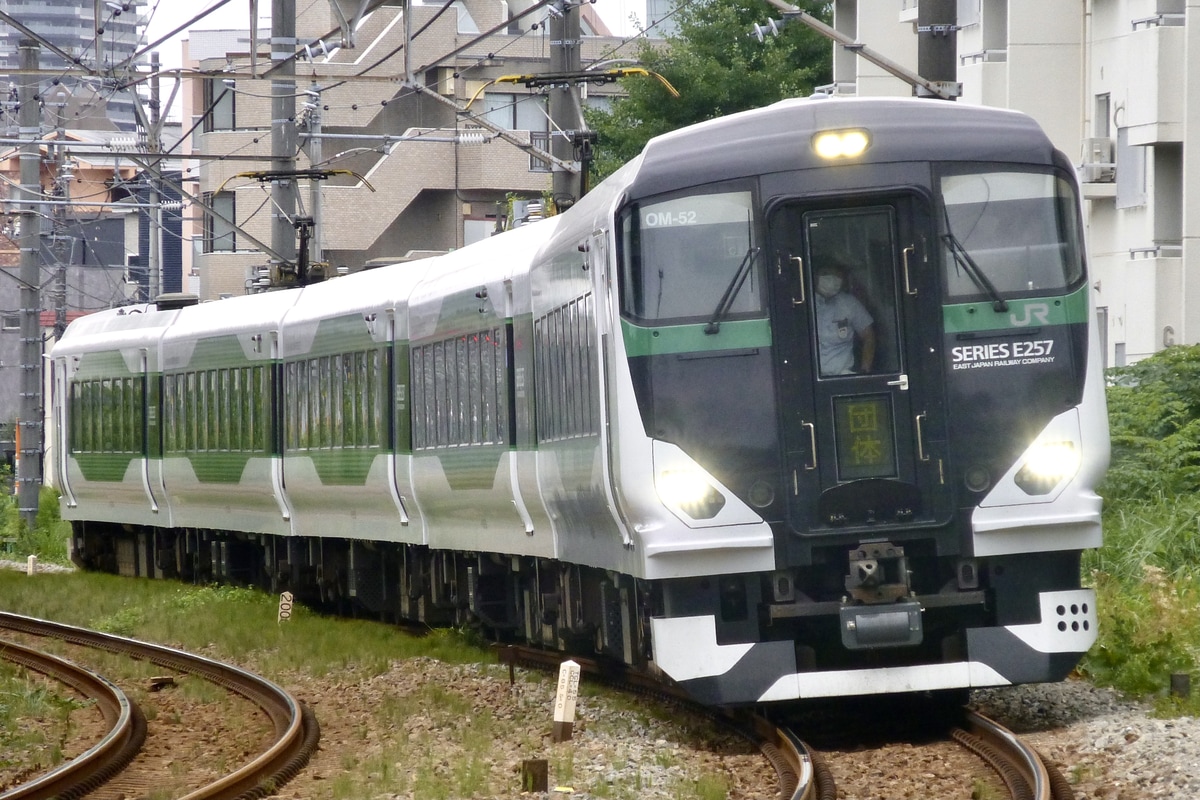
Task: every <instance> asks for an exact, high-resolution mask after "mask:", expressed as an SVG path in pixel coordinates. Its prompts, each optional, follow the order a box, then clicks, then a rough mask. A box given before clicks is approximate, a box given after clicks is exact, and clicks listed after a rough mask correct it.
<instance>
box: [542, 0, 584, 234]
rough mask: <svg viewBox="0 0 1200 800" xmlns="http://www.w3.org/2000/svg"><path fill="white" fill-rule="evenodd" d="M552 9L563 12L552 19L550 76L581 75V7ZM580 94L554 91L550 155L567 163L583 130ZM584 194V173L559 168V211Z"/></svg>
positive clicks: (564, 2)
mask: <svg viewBox="0 0 1200 800" xmlns="http://www.w3.org/2000/svg"><path fill="white" fill-rule="evenodd" d="M550 8H553V9H555V10H556V11H557V12H559V13H552V14H551V17H550V72H551V73H561V72H579V70H580V67H581V56H580V54H579V45H580V38H581V33H580V27H579V7H578V5H577V3H575V2H572V0H556V2H555V3H554V5H553V6H550ZM578 92H579V87H578V85H577V84H576V83H575V82H574V81H569V82H568V81H564V82H563V83H562V84H560V85H558V86H555V87H553V88H552V89H551V90H550V154H551V155H554V156H557V157H558V158H560V159H562V160H563V161H574V160H575V147H574V143H573V142H572V141H571V139H570V138H569V136H570V134H573V133H575V132H577V131H580V130H582V129H583V120H581V119H579V113H578V109H579V96H578ZM582 193H583V175H582V172H577V173H572V172H568V171H567V170H564V169H562V168H561V167H559V166H558V165H555V167H554V177H553V194H552V197H553V198H554V203H555V205H556V206H558V210H559V211H564V210H565V209H566V208H568V207H570V206H571V205H574V203H575V202H576V201H577V200H578V199H579V197H580V195H581V194H582Z"/></svg>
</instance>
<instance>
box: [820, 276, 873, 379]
mask: <svg viewBox="0 0 1200 800" xmlns="http://www.w3.org/2000/svg"><path fill="white" fill-rule="evenodd" d="M816 284H817V285H816V290H817V291H816V297H815V298H814V299H815V301H816V303H815V305H816V314H817V350H818V352H819V355H820V359H821V375H853V374H855V373H863V372H870V371H871V370H872V368H873V366H874V364H875V320H874V319H873V318H872V317H871V313H870V312H869V311H867V309H866V307H865V306H863V304H862V303H861V302H859V300H858V298H857V297H855V296H854V295H852V294H850V293H849V292H848V291H846V268H845V266H843V265H842V264H840V263H838V262H836V261H828V262H826V263H824V264H823V265H822V266H821V267H819V268H818V269H817V274H816ZM856 341H857V343H858V345H859V347H858V368H857V369H855V364H854V355H855V353H854V345H855V342H856Z"/></svg>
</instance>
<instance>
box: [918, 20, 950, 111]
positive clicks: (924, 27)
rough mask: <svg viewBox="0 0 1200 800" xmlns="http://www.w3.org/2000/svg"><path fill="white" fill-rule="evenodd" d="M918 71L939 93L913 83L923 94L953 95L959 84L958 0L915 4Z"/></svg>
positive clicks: (921, 94) (931, 95) (934, 95)
mask: <svg viewBox="0 0 1200 800" xmlns="http://www.w3.org/2000/svg"><path fill="white" fill-rule="evenodd" d="M917 72H918V73H920V74H921V75H922V76H924V77H925V78H927V79H928V80H930V81H932V82H933V83H934V84H936V85H937V86H938V87H939V88H940V89H941V90H942V93H940V94H939V93H934V92H932V91H930V90H928V89H926V88H925V87H923V86H916V87H915V88H916V93H917V95H918V96H923V97H944V98H948V99H954V98H956V97H958V96H959V94H960V93H961V92H960V90H959V85H958V0H921V5H919V6H918V7H917Z"/></svg>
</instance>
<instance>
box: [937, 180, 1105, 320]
mask: <svg viewBox="0 0 1200 800" xmlns="http://www.w3.org/2000/svg"><path fill="white" fill-rule="evenodd" d="M941 188H942V202H943V209H944V224H945V226H946V230H945V232H944V235H943V236H942V248H943V259H942V263H943V264H944V267H945V270H946V294H947V297H948V298H949V299H955V300H965V299H984V300H988V301H990V302H995V303H997V304H1000V303H1002V300H1001V298H1003V297H1013V296H1029V294H1030V293H1033V294H1044V293H1046V292H1048V291H1049V292H1057V291H1062V290H1064V289H1067V288H1069V287H1071V286H1072V285H1074V284H1075V283H1077V282H1078V281H1079V279H1080V278H1082V277H1083V259H1082V253H1081V248H1080V245H1079V218H1078V214H1077V212H1076V200H1075V192H1074V189H1073V187H1072V186H1071V184H1070V183H1069V182H1068V181H1066V180H1064V179H1063V178H1061V177H1059V176H1057V175H1053V174H1049V173H1039V172H979V173H972V174H963V175H946V176H943V178H942V181H941Z"/></svg>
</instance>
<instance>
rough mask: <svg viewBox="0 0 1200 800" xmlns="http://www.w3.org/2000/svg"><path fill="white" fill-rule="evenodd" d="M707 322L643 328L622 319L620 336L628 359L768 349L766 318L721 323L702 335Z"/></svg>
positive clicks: (769, 327)
mask: <svg viewBox="0 0 1200 800" xmlns="http://www.w3.org/2000/svg"><path fill="white" fill-rule="evenodd" d="M706 325H707V323H704V322H693V323H690V324H687V325H663V326H658V327H652V328H645V327H641V326H639V325H634V324H633V323H631V322H629V321H628V320H624V319H623V320H621V336H622V337H623V338H624V340H625V352H626V354H627V355H628V356H629V357H630V358H637V357H639V356H662V355H671V354H673V353H712V352H717V351H721V350H745V349H751V348H759V347H770V346H771V323H770V321H769V320H766V319H749V320H724V321H723V322H721V329H720V331H719V332H718V333H713V334H709V333H705V332H704V329H705V327H706Z"/></svg>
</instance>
